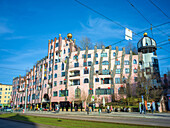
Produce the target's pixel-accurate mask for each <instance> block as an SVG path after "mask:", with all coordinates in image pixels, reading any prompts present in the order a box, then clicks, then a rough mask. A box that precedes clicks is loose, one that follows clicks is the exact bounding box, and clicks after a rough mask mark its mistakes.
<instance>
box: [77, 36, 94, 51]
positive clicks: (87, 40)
mask: <svg viewBox="0 0 170 128" xmlns="http://www.w3.org/2000/svg"><path fill="white" fill-rule="evenodd" d="M86 47H88V49H92V48H93V43H92V42H91V40H90V38H88V37H82V39H81V40H80V48H81V49H82V50H85V49H86Z"/></svg>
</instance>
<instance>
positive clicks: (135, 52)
mask: <svg viewBox="0 0 170 128" xmlns="http://www.w3.org/2000/svg"><path fill="white" fill-rule="evenodd" d="M125 49H126V53H127V54H129V53H130V50H132V54H133V55H137V54H138V51H137V48H136V47H135V46H134V45H133V43H131V42H129V43H128V44H127V45H126V46H125Z"/></svg>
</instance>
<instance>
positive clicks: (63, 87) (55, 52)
mask: <svg viewBox="0 0 170 128" xmlns="http://www.w3.org/2000/svg"><path fill="white" fill-rule="evenodd" d="M67 37H68V38H64V39H62V37H61V35H59V37H58V38H55V39H54V40H49V43H48V56H46V57H44V58H43V59H42V60H40V61H37V64H36V65H35V66H33V68H32V69H31V70H30V71H29V72H28V73H27V75H26V76H24V77H22V76H19V77H16V78H14V79H13V92H12V98H13V99H12V100H13V104H14V106H15V107H24V105H25V100H26V104H27V107H28V106H29V105H32V106H33V107H35V106H36V107H37V106H38V108H43V107H45V106H46V104H47V103H49V104H50V109H55V105H56V104H60V106H61V107H66V109H68V107H72V106H73V107H75V106H76V105H77V107H79V106H81V108H84V107H85V106H86V105H87V103H88V104H93V105H94V104H95V105H96V106H98V105H99V104H101V103H103V99H104V100H105V102H112V101H113V99H116V100H118V99H120V98H122V97H124V98H125V97H126V94H124V95H122V93H121V95H120V92H119V91H120V88H122V89H124V91H125V88H126V84H127V83H129V84H131V86H132V92H135V90H133V89H135V87H136V85H137V77H138V74H137V73H138V68H139V58H141V57H140V56H142V54H141V53H138V55H132V51H130V54H126V53H125V48H123V49H122V50H120V51H119V49H118V47H116V48H115V50H112V49H113V48H112V47H111V46H109V47H104V46H103V47H102V49H97V47H96V46H95V47H94V49H93V50H89V49H88V48H86V50H80V49H79V48H77V46H76V42H75V40H72V39H71V38H72V35H71V34H68V36H67Z"/></svg>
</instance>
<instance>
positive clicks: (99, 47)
mask: <svg viewBox="0 0 170 128" xmlns="http://www.w3.org/2000/svg"><path fill="white" fill-rule="evenodd" d="M103 45H104V43H103V42H102V41H100V42H96V46H97V48H98V49H102V46H103Z"/></svg>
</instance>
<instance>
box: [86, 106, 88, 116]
mask: <svg viewBox="0 0 170 128" xmlns="http://www.w3.org/2000/svg"><path fill="white" fill-rule="evenodd" d="M86 111H87V115H89V107H88V106H86Z"/></svg>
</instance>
